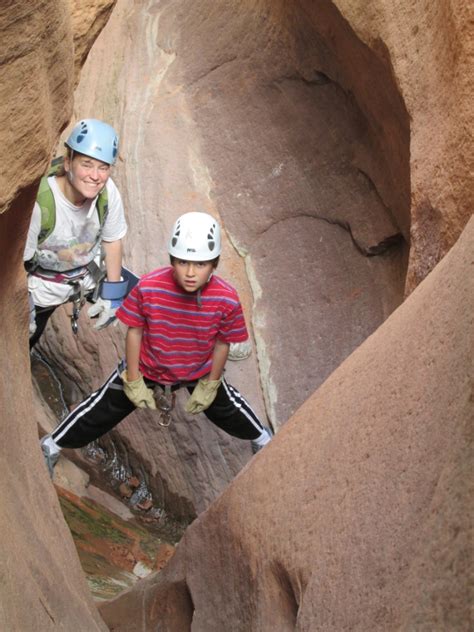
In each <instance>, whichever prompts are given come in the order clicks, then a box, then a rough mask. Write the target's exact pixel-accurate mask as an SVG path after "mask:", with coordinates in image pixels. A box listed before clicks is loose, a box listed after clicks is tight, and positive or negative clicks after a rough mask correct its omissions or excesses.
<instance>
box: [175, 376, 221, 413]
mask: <svg viewBox="0 0 474 632" xmlns="http://www.w3.org/2000/svg"><path fill="white" fill-rule="evenodd" d="M221 381H222V379H218V380H207V379H206V378H201V379H200V380H199V382H198V383H197V384H196V386H195V388H194V391H193V392H192V394H191V396H190V398H189V399H188V401H187V402H186V406H185V407H184V409H185V411H186V412H188V413H192V414H193V415H197V413H202V412H203V410H206V409H207V408H209V406H210V405H211V404H212V402H213V401H214V400H215V399H216V395H217V389H218V388H219V386H220V384H221Z"/></svg>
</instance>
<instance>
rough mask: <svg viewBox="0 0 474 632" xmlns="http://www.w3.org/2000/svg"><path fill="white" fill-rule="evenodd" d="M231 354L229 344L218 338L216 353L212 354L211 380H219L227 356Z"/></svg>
mask: <svg viewBox="0 0 474 632" xmlns="http://www.w3.org/2000/svg"><path fill="white" fill-rule="evenodd" d="M228 355H229V344H227V342H223V341H222V340H218V341H217V342H216V345H215V347H214V354H213V356H212V366H211V372H210V373H209V378H208V379H209V380H219V379H220V378H221V376H222V373H223V371H224V367H225V363H226V361H227V356H228Z"/></svg>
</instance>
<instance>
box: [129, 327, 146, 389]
mask: <svg viewBox="0 0 474 632" xmlns="http://www.w3.org/2000/svg"><path fill="white" fill-rule="evenodd" d="M142 334H143V328H142V327H129V328H128V331H127V338H126V341H125V359H126V361H127V377H128V379H129V380H130V381H133V380H136V379H138V378H139V377H140V370H139V362H140V346H141V342H142Z"/></svg>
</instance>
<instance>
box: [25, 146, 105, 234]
mask: <svg viewBox="0 0 474 632" xmlns="http://www.w3.org/2000/svg"><path fill="white" fill-rule="evenodd" d="M62 164H63V158H62V156H61V157H59V158H55V159H54V160H53V161H52V163H51V166H50V168H49V169H48V173H47V174H46V175H45V176H43V177H42V178H41V181H40V185H39V188H38V194H37V196H36V201H37V203H38V205H39V207H40V209H41V229H40V232H39V235H38V244H42V243H43V242H44V241H45V239H47V238H48V237H49V236H50V235H51V233H52V232H53V230H54V227H55V225H56V204H55V202H54V196H53V192H52V191H51V187H50V186H49V184H48V178H49V177H51V176H54V175H55V174H56V173H57V172H58V171H59V169H60V167H61V166H62ZM108 210H109V204H108V195H107V189H106V188H105V187H104V189H103V190H102V191H101V192H100V193H99V197H98V199H97V213H98V215H99V223H100V227H101V228H102V226H103V225H104V223H105V219H106V217H107V213H108Z"/></svg>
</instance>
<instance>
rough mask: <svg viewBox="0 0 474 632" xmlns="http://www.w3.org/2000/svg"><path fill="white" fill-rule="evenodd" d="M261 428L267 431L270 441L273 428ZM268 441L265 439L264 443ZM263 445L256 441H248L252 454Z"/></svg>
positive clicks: (258, 450)
mask: <svg viewBox="0 0 474 632" xmlns="http://www.w3.org/2000/svg"><path fill="white" fill-rule="evenodd" d="M263 429H264V430H266V431H267V434H268V435H269V436H270V441H271V439H272V437H273V430H272V429H271V428H269V427H268V426H263ZM270 441H267V443H266V444H265V445H267V444H268V443H270ZM265 445H260V444H259V443H257V442H256V441H251V442H250V446H251V448H252V454H257V452H260V450H261V449H262V448H264V447H265Z"/></svg>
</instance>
